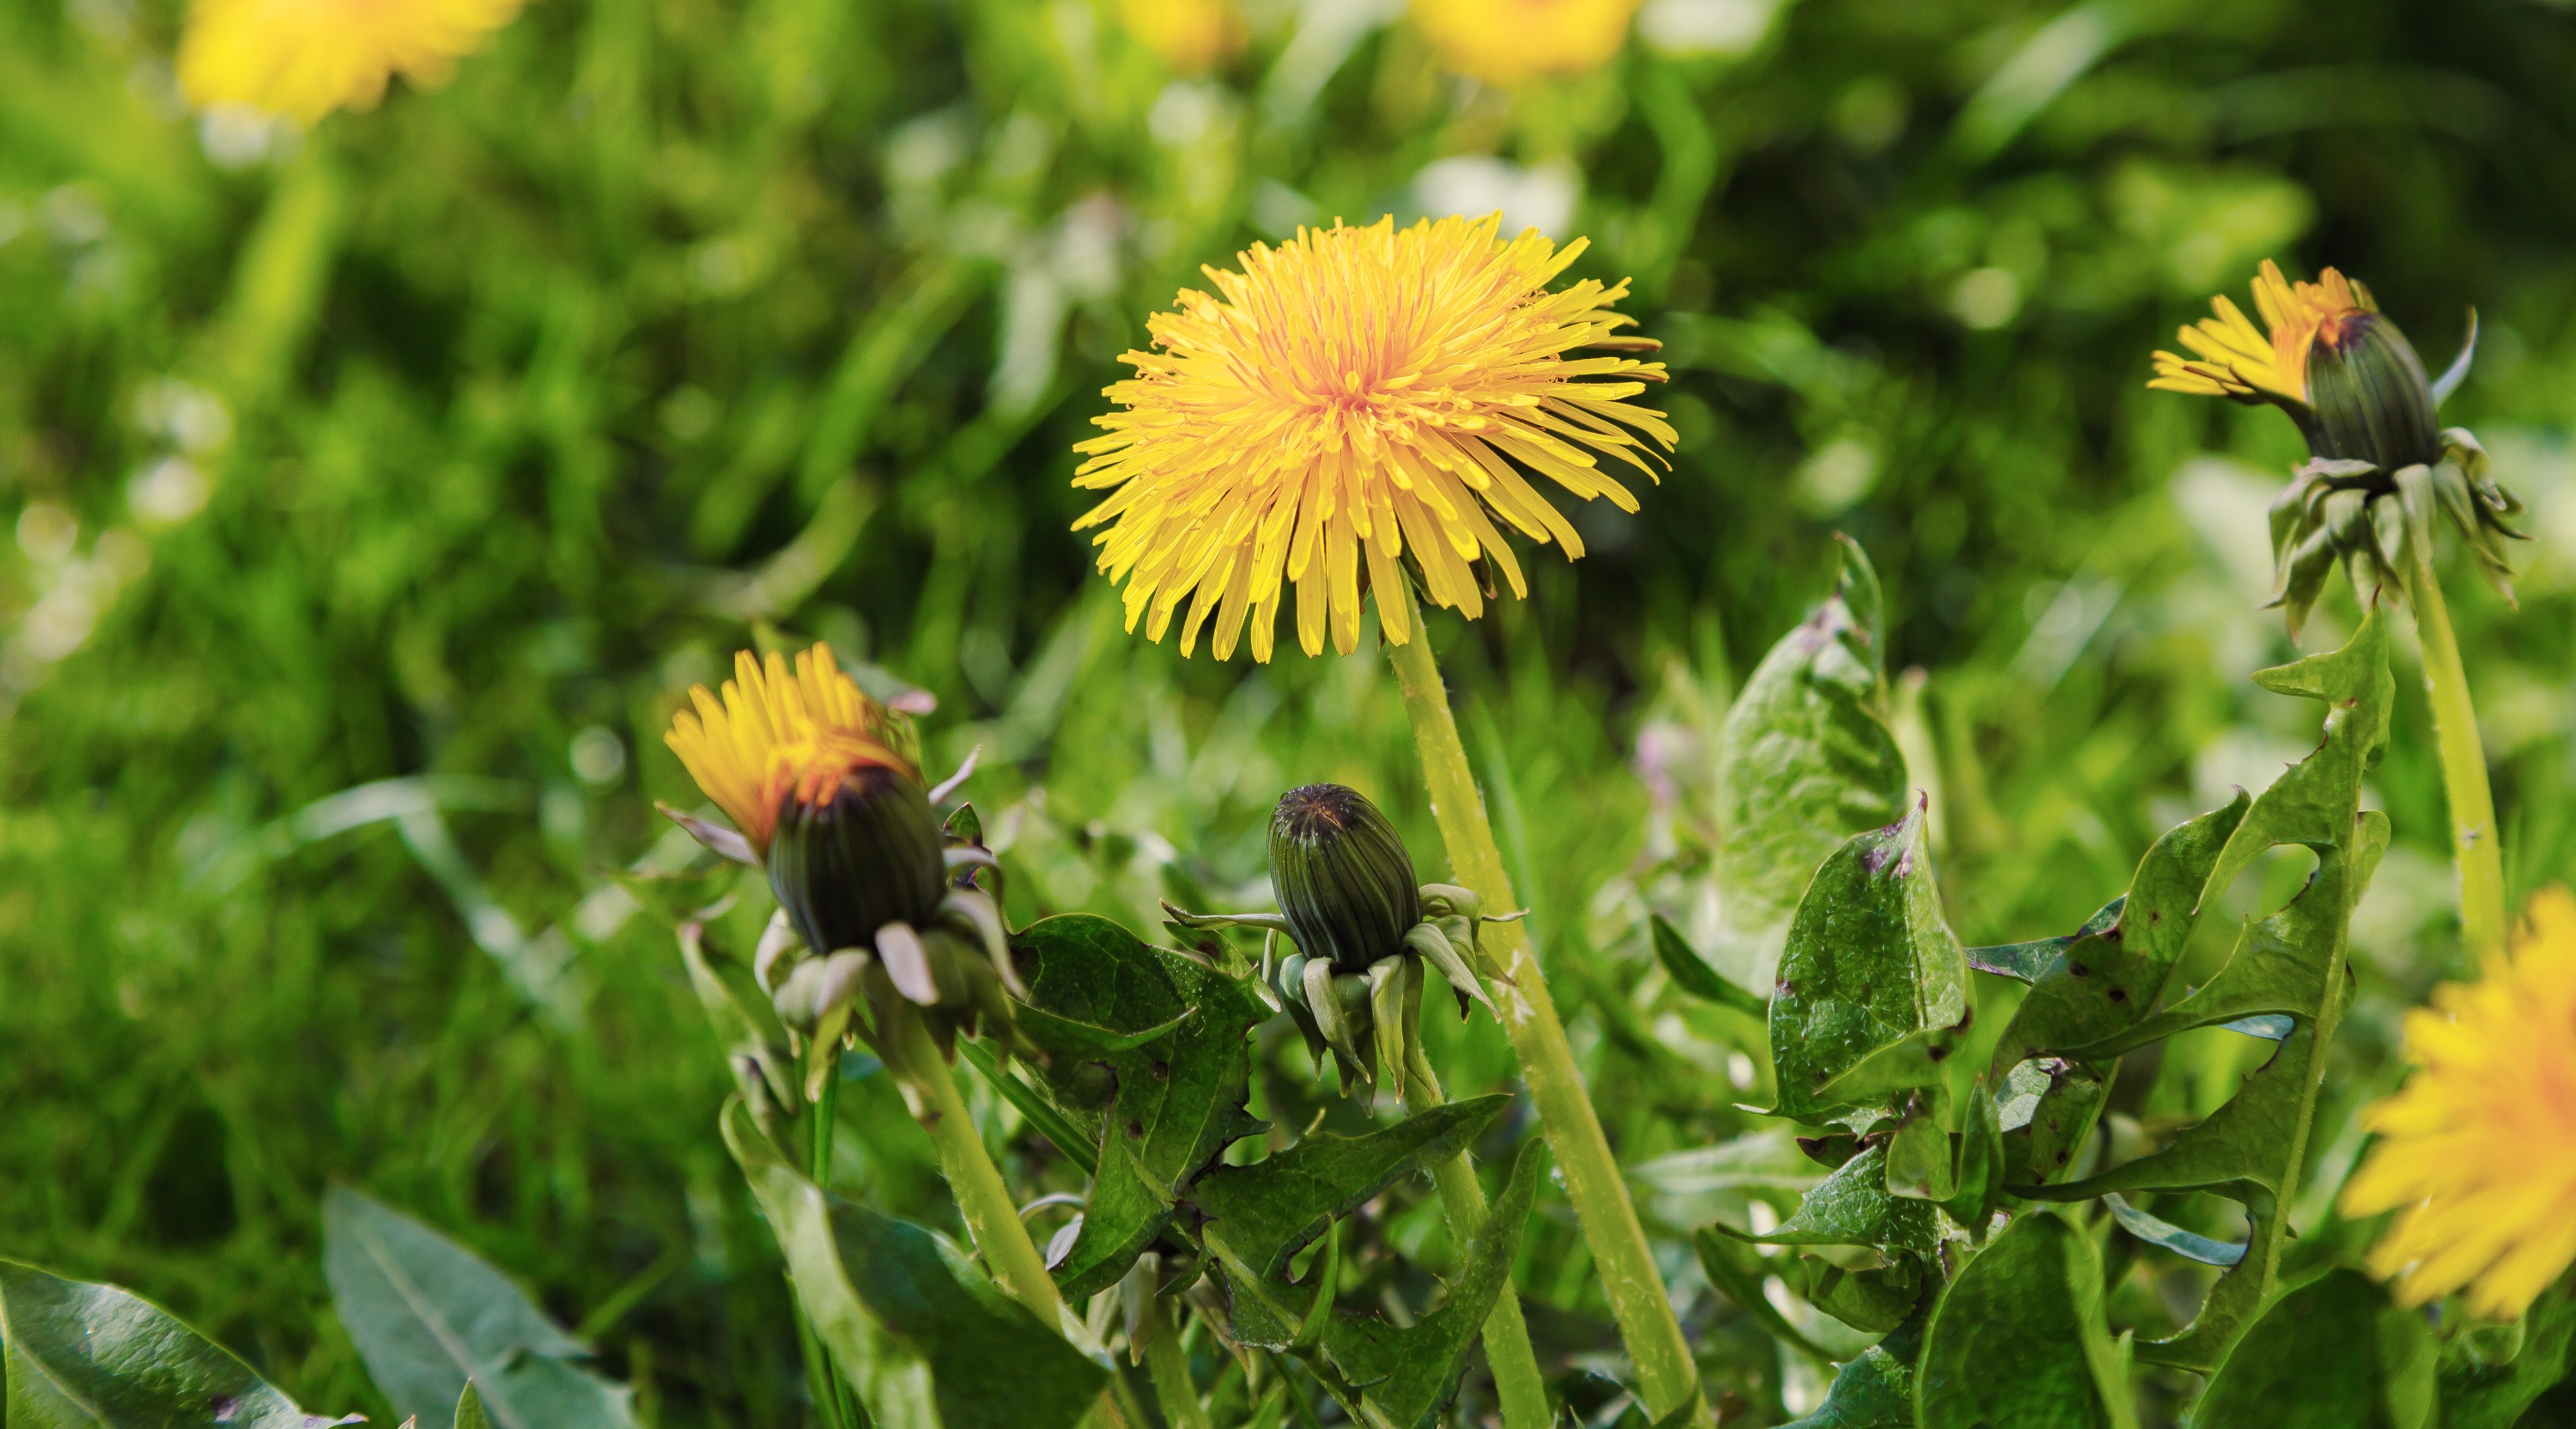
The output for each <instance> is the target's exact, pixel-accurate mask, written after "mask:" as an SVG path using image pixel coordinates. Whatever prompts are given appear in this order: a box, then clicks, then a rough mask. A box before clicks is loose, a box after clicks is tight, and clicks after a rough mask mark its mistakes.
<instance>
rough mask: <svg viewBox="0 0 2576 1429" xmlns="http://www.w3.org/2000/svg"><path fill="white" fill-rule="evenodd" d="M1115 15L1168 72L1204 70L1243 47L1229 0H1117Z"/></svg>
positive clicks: (1240, 21) (1240, 29)
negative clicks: (1116, 12) (1116, 14)
mask: <svg viewBox="0 0 2576 1429" xmlns="http://www.w3.org/2000/svg"><path fill="white" fill-rule="evenodd" d="M1118 18H1119V20H1120V21H1121V22H1122V23H1124V24H1125V25H1126V26H1127V33H1129V34H1131V35H1134V36H1135V37H1136V38H1137V39H1138V40H1139V41H1140V42H1142V43H1143V44H1144V46H1145V48H1147V49H1149V50H1152V51H1153V52H1154V55H1155V57H1156V58H1158V59H1160V60H1161V61H1162V62H1163V67H1164V68H1166V69H1168V70H1170V71H1172V72H1173V73H1174V74H1204V73H1206V72H1207V71H1209V70H1212V69H1214V68H1216V67H1217V66H1218V65H1220V64H1223V63H1225V62H1226V61H1227V60H1230V59H1232V58H1234V57H1235V56H1236V55H1237V54H1239V53H1241V52H1242V50H1243V41H1244V29H1243V16H1242V15H1240V14H1238V13H1237V12H1236V10H1235V8H1234V0H1118Z"/></svg>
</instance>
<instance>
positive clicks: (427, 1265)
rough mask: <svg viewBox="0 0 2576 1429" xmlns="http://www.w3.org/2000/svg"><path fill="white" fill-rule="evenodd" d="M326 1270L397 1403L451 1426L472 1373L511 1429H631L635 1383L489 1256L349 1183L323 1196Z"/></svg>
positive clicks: (371, 1365) (361, 1347) (487, 1403)
mask: <svg viewBox="0 0 2576 1429" xmlns="http://www.w3.org/2000/svg"><path fill="white" fill-rule="evenodd" d="M322 1272H323V1276H324V1278H325V1279H327V1280H329V1281H330V1283H331V1302H332V1305H333V1307H334V1308H335V1309H337V1310H338V1311H339V1314H340V1324H341V1325H342V1327H343V1328H345V1329H347V1330H348V1332H349V1338H350V1340H351V1341H352V1342H354V1343H355V1344H356V1345H357V1347H358V1353H359V1355H360V1356H361V1357H363V1358H364V1359H365V1360H366V1362H367V1371H368V1373H370V1374H372V1375H374V1376H375V1380H376V1387H377V1388H378V1389H381V1390H383V1391H384V1393H385V1398H387V1399H389V1400H391V1401H392V1402H393V1406H394V1409H395V1412H397V1413H400V1414H403V1415H406V1416H409V1417H413V1418H417V1419H418V1420H419V1421H420V1423H421V1426H422V1429H447V1427H448V1426H449V1425H451V1424H453V1423H454V1422H455V1414H456V1402H457V1400H458V1398H459V1397H461V1396H462V1395H463V1394H464V1392H465V1386H466V1384H467V1382H468V1381H469V1380H470V1381H472V1382H473V1383H474V1384H475V1385H477V1386H478V1387H479V1388H480V1389H481V1391H482V1398H483V1402H484V1409H485V1411H486V1412H487V1413H488V1414H489V1415H490V1416H491V1418H492V1422H493V1423H495V1424H497V1425H499V1426H501V1429H630V1426H632V1425H633V1424H634V1422H635V1418H634V1415H633V1413H632V1412H631V1411H630V1410H629V1408H628V1407H627V1399H628V1392H627V1390H626V1389H625V1387H624V1386H622V1385H616V1384H611V1383H609V1382H608V1381H606V1380H604V1379H601V1378H600V1377H599V1376H597V1375H595V1374H592V1373H591V1372H590V1371H588V1370H586V1369H583V1368H581V1367H580V1366H579V1365H578V1364H577V1363H576V1361H579V1360H583V1359H587V1358H588V1357H589V1355H590V1350H589V1348H588V1347H586V1346H584V1345H583V1344H582V1343H581V1342H580V1341H578V1340H575V1339H574V1338H572V1336H570V1335H568V1334H565V1333H564V1331H563V1330H562V1328H561V1327H559V1326H557V1325H556V1324H555V1322H554V1321H553V1320H551V1319H549V1318H547V1316H546V1313H545V1312H544V1311H543V1310H541V1309H539V1308H537V1305H536V1302H534V1301H532V1300H530V1299H529V1298H528V1296H527V1294H526V1292H524V1291H522V1290H520V1289H519V1287H518V1286H517V1285H515V1284H513V1283H512V1282H511V1280H510V1278H509V1277H508V1276H506V1275H503V1274H502V1273H501V1272H500V1271H499V1270H497V1269H495V1268H493V1266H492V1265H491V1264H490V1263H489V1262H487V1261H485V1260H484V1259H483V1258H482V1257H480V1256H478V1255H476V1254H474V1253H473V1252H472V1251H469V1250H467V1249H465V1248H464V1247H463V1246H460V1245H458V1244H456V1243H455V1242H454V1241H451V1240H449V1239H448V1238H447V1237H445V1236H443V1235H440V1234H439V1233H438V1232H437V1231H434V1230H432V1229H430V1228H429V1227H428V1226H425V1225H423V1224H421V1223H420V1222H419V1221H416V1220H413V1219H412V1218H411V1217H409V1216H406V1215H403V1214H402V1213H401V1212H399V1211H396V1210H394V1209H392V1208H391V1207H389V1206H386V1205H384V1204H382V1203H381V1202H378V1201H375V1200H373V1199H371V1198H369V1197H367V1196H365V1195H363V1194H361V1193H359V1192H357V1191H354V1190H351V1189H350V1188H348V1187H346V1186H334V1187H332V1188H331V1190H330V1192H329V1193H328V1194H326V1195H325V1196H324V1197H323V1198H322Z"/></svg>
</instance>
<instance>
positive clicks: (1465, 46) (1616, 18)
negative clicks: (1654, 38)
mask: <svg viewBox="0 0 2576 1429" xmlns="http://www.w3.org/2000/svg"><path fill="white" fill-rule="evenodd" d="M1636 12H1637V4H1636V0H1413V23H1414V25H1415V27H1416V28H1418V29H1420V30H1421V31H1422V35H1423V38H1425V39H1427V40H1429V41H1430V42H1431V48H1432V49H1433V50H1434V51H1435V52H1437V53H1438V54H1439V56H1440V62H1441V64H1443V65H1444V66H1446V67H1447V68H1449V69H1450V70H1451V71H1453V72H1455V73H1458V74H1463V75H1466V76H1467V77H1468V78H1470V79H1481V80H1483V81H1485V82H1486V83H1487V84H1492V85H1498V86H1500V87H1502V88H1505V89H1511V88H1516V87H1518V86H1520V85H1524V84H1527V83H1529V82H1530V81H1532V80H1535V79H1544V78H1547V77H1549V76H1565V75H1578V74H1585V73H1588V72H1590V71H1592V70H1596V69H1599V68H1600V67H1601V66H1603V65H1605V64H1608V63H1609V62H1610V61H1611V60H1613V59H1616V58H1617V57H1618V55H1619V50H1620V47H1621V46H1623V45H1625V44H1627V43H1628V22H1629V20H1630V18H1631V17H1632V16H1634V15H1635V14H1636Z"/></svg>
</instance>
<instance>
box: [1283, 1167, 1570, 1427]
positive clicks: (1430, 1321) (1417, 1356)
mask: <svg viewBox="0 0 2576 1429" xmlns="http://www.w3.org/2000/svg"><path fill="white" fill-rule="evenodd" d="M1546 1159H1547V1154H1546V1144H1545V1143H1544V1142H1542V1141H1541V1140H1540V1139H1539V1138H1537V1137H1531V1138H1530V1139H1528V1140H1527V1141H1524V1142H1522V1143H1521V1149H1520V1154H1519V1155H1518V1156H1516V1157H1514V1158H1513V1160H1512V1170H1511V1177H1510V1179H1509V1180H1508V1181H1506V1182H1505V1183H1504V1186H1503V1193H1502V1195H1500V1196H1498V1197H1496V1198H1495V1199H1494V1207H1493V1211H1492V1213H1491V1214H1490V1215H1488V1216H1487V1217H1486V1219H1485V1227H1484V1229H1483V1230H1482V1231H1481V1232H1479V1233H1478V1234H1477V1236H1476V1238H1475V1240H1474V1241H1473V1242H1471V1243H1470V1244H1469V1245H1468V1247H1467V1259H1466V1264H1465V1265H1464V1266H1463V1267H1462V1268H1461V1269H1460V1270H1459V1272H1458V1276H1457V1278H1456V1279H1455V1280H1453V1281H1451V1282H1450V1283H1449V1287H1448V1296H1447V1298H1445V1299H1443V1300H1442V1301H1441V1302H1440V1305H1439V1308H1437V1309H1434V1310H1432V1311H1430V1312H1429V1313H1427V1314H1424V1315H1422V1316H1421V1317H1420V1318H1418V1319H1416V1320H1415V1321H1414V1322H1413V1324H1411V1325H1410V1326H1407V1327H1405V1328H1403V1329H1398V1328H1396V1327H1395V1326H1394V1325H1392V1324H1390V1323H1388V1322H1387V1321H1385V1320H1381V1319H1379V1318H1377V1317H1376V1316H1373V1315H1353V1314H1350V1313H1348V1312H1345V1311H1336V1312H1335V1313H1334V1315H1333V1318H1332V1321H1331V1323H1330V1324H1328V1325H1327V1326H1326V1327H1325V1330H1324V1353H1325V1355H1326V1356H1327V1357H1329V1358H1330V1359H1331V1360H1332V1362H1333V1365H1334V1367H1335V1368H1337V1369H1338V1370H1340V1372H1341V1375H1342V1378H1343V1381H1344V1382H1345V1383H1346V1384H1347V1385H1348V1386H1349V1387H1350V1388H1352V1389H1356V1390H1358V1391H1359V1393H1360V1396H1361V1401H1360V1405H1359V1414H1358V1415H1357V1416H1356V1417H1357V1418H1359V1420H1360V1421H1361V1422H1362V1423H1364V1424H1366V1425H1369V1426H1371V1429H1413V1426H1414V1425H1415V1424H1416V1423H1418V1422H1420V1421H1421V1419H1422V1417H1423V1416H1424V1415H1426V1414H1428V1413H1430V1412H1431V1411H1432V1409H1434V1408H1435V1407H1437V1406H1438V1405H1439V1404H1440V1403H1441V1402H1442V1401H1444V1400H1446V1399H1447V1398H1448V1397H1449V1394H1450V1391H1451V1390H1452V1389H1453V1388H1454V1387H1455V1386H1456V1385H1457V1383H1458V1374H1459V1371H1461V1370H1463V1369H1464V1368H1465V1367H1466V1364H1467V1351H1468V1350H1469V1349H1470V1348H1471V1347H1472V1346H1474V1344H1475V1343H1476V1336H1477V1335H1478V1334H1479V1333H1481V1332H1482V1331H1483V1329H1484V1327H1485V1319H1486V1317H1487V1316H1488V1315H1490V1314H1492V1313H1493V1309H1494V1302H1495V1301H1496V1300H1498V1299H1500V1298H1501V1297H1502V1296H1503V1295H1505V1294H1507V1293H1509V1291H1510V1287H1511V1281H1512V1261H1513V1259H1514V1258H1515V1257H1517V1256H1518V1255H1519V1254H1520V1245H1521V1227H1522V1225H1523V1224H1524V1223H1525V1222H1526V1221H1527V1220H1528V1219H1529V1211H1530V1203H1531V1201H1532V1200H1533V1199H1534V1198H1535V1197H1536V1196H1537V1194H1538V1178H1539V1171H1540V1168H1541V1166H1542V1165H1543V1164H1544V1163H1545V1161H1546Z"/></svg>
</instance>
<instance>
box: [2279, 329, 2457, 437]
mask: <svg viewBox="0 0 2576 1429" xmlns="http://www.w3.org/2000/svg"><path fill="white" fill-rule="evenodd" d="M2308 403H2309V405H2310V406H2311V407H2313V408H2314V409H2315V412H2316V422H2315V426H2316V430H2315V441H2314V445H2315V446H2316V448H2317V452H2316V454H2317V455H2318V456H2321V457H2333V458H2339V459H2342V460H2345V461H2366V462H2369V463H2370V464H2371V465H2373V466H2375V467H2377V468H2379V469H2380V470H2381V471H2383V472H2392V473H2393V472H2396V471H2399V470H2402V469H2404V468H2406V467H2410V466H2430V465H2432V464H2433V463H2434V462H2437V461H2440V460H2441V459H2442V443H2441V440H2440V437H2439V432H2440V423H2439V422H2438V421H2437V420H2436V419H2435V417H2434V415H2433V385H2432V382H2431V380H2430V379H2428V378H2426V377H2425V375H2424V364H2423V362H2422V360H2421V359H2419V358H2417V357H2416V355H2415V347H2414V344H2412V343H2410V342H2408V341H2407V340H2406V334H2404V333H2402V332H2400V331H2398V329H2397V324H2395V323H2393V322H2390V321H2389V320H2388V319H2387V318H2386V317H2385V316H2383V315H2382V314H2379V313H2375V312H2372V311H2370V310H2368V309H2366V308H2355V309H2351V310H2349V311H2345V312H2342V313H2338V314H2336V315H2334V316H2332V317H2329V318H2326V319H2324V320H2323V321H2321V322H2319V323H2318V325H2317V333H2316V338H2315V340H2314V341H2313V342H2311V343H2310V344H2309V347H2308Z"/></svg>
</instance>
